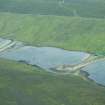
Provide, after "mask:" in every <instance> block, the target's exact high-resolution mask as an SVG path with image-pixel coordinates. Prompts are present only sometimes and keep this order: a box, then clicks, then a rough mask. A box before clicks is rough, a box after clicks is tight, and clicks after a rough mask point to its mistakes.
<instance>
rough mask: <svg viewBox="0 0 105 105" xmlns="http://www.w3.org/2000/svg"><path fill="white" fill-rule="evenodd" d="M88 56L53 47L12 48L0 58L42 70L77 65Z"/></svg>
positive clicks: (1, 54) (0, 55) (0, 54)
mask: <svg viewBox="0 0 105 105" xmlns="http://www.w3.org/2000/svg"><path fill="white" fill-rule="evenodd" d="M88 56H89V54H88V53H84V52H75V51H67V50H64V49H60V48H54V47H32V46H24V47H20V48H18V49H14V48H13V49H10V50H7V51H4V52H2V53H0V57H2V58H6V59H11V60H16V61H25V62H27V63H29V64H32V65H37V66H40V67H41V68H44V69H49V68H52V67H56V66H59V65H63V64H78V63H81V62H82V61H83V60H84V59H85V58H86V57H88Z"/></svg>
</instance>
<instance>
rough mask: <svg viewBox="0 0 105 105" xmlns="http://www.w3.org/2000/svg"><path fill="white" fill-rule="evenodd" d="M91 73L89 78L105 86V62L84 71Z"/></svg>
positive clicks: (97, 63) (101, 61)
mask: <svg viewBox="0 0 105 105" xmlns="http://www.w3.org/2000/svg"><path fill="white" fill-rule="evenodd" d="M82 70H83V71H86V72H88V73H89V78H90V79H92V80H94V81H96V82H97V83H98V84H102V85H105V60H99V61H97V62H94V63H92V64H90V65H88V66H86V67H84V68H83V69H82Z"/></svg>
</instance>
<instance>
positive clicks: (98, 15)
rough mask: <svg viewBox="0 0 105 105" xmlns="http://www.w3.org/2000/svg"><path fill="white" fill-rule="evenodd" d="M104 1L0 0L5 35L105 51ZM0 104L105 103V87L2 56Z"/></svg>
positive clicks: (1, 30) (0, 32) (30, 41)
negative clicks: (5, 58)
mask: <svg viewBox="0 0 105 105" xmlns="http://www.w3.org/2000/svg"><path fill="white" fill-rule="evenodd" d="M104 18H105V0H64V2H63V0H0V37H3V38H7V39H14V40H18V41H22V42H24V43H26V44H28V45H33V46H53V47H59V48H63V49H68V50H76V51H85V52H89V53H94V54H97V55H105V19H104ZM0 105H105V87H102V86H99V85H98V84H96V83H94V82H92V81H89V80H84V78H83V77H81V76H80V77H79V76H73V75H55V74H51V73H48V72H46V71H45V70H42V69H40V68H38V67H32V66H30V65H26V64H22V63H18V62H13V61H9V60H4V59H0Z"/></svg>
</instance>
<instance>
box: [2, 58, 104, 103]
mask: <svg viewBox="0 0 105 105" xmlns="http://www.w3.org/2000/svg"><path fill="white" fill-rule="evenodd" d="M5 65H6V66H5ZM104 93H105V88H103V87H100V86H98V85H96V84H94V83H92V82H89V81H84V80H83V79H82V78H80V77H73V76H70V75H66V76H62V75H53V74H50V73H47V72H45V71H44V70H40V69H38V68H32V67H31V66H28V65H25V64H20V63H16V62H12V61H7V60H6V61H5V60H0V104H1V105H42V104H43V105H104V104H105V94H104Z"/></svg>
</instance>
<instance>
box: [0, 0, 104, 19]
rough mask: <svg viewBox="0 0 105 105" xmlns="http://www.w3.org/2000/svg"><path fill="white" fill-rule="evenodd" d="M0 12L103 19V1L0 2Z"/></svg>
mask: <svg viewBox="0 0 105 105" xmlns="http://www.w3.org/2000/svg"><path fill="white" fill-rule="evenodd" d="M0 11H1V12H12V13H13V12H14V13H22V14H35V15H57V16H75V15H76V16H80V17H94V18H104V17H105V1H104V0H0Z"/></svg>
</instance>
